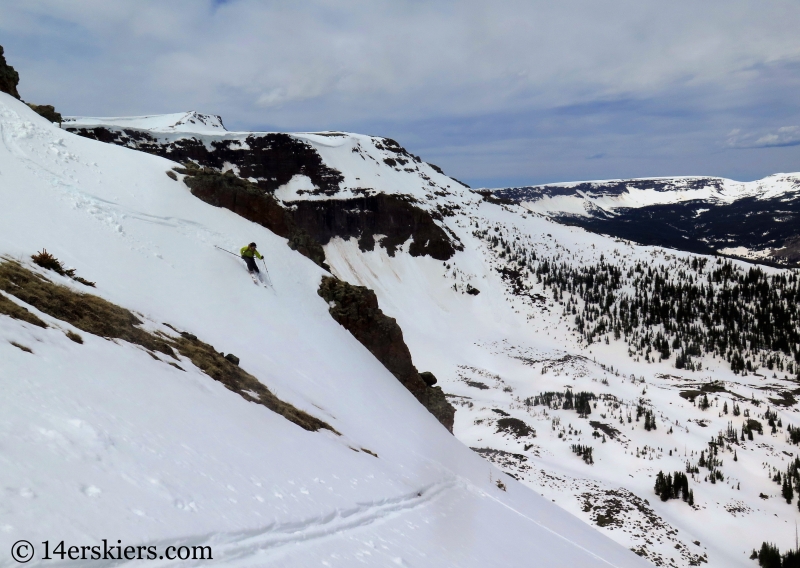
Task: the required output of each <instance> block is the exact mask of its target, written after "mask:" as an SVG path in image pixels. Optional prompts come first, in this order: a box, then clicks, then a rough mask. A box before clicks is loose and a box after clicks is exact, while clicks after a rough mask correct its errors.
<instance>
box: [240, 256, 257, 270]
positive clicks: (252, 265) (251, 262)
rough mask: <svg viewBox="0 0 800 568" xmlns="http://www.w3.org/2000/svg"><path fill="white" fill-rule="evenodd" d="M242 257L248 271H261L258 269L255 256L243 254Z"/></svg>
mask: <svg viewBox="0 0 800 568" xmlns="http://www.w3.org/2000/svg"><path fill="white" fill-rule="evenodd" d="M242 258H243V259H244V263H245V264H246V265H247V270H249V271H250V272H259V273H260V272H261V271H260V270H259V269H258V265H256V259H255V258H253V257H252V256H243V257H242Z"/></svg>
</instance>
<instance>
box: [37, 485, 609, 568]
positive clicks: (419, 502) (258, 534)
mask: <svg viewBox="0 0 800 568" xmlns="http://www.w3.org/2000/svg"><path fill="white" fill-rule="evenodd" d="M459 489H460V490H471V491H472V492H474V493H476V494H478V495H480V496H481V497H490V498H491V499H492V500H494V501H496V502H498V503H499V504H501V505H502V506H504V507H507V508H508V509H511V510H513V511H514V512H516V513H517V514H519V515H521V516H522V517H524V518H526V519H527V520H529V521H531V522H533V523H535V524H537V525H539V526H541V527H542V528H543V529H545V530H547V531H549V532H551V533H553V534H554V535H556V536H559V537H560V538H564V537H562V536H561V535H558V534H557V533H554V532H553V531H551V530H550V529H547V527H544V526H543V525H541V523H538V522H537V521H535V520H533V519H531V518H529V517H527V516H525V515H524V514H522V513H519V512H518V511H516V510H514V509H513V508H511V507H509V506H508V505H505V504H504V503H502V502H501V501H499V500H497V499H494V498H493V497H491V496H490V495H488V494H486V493H485V492H483V491H480V490H478V489H477V488H474V487H472V486H471V484H469V483H468V482H466V481H464V480H462V479H458V478H455V477H452V478H449V479H444V480H442V481H440V482H438V483H433V484H430V485H428V486H426V487H424V488H420V489H418V490H416V491H411V492H410V493H407V494H405V495H401V496H398V497H394V498H388V499H381V500H376V501H373V502H369V503H361V504H358V505H357V506H355V507H350V508H347V509H339V510H335V511H330V512H328V513H326V514H323V515H316V516H313V517H309V518H307V519H303V520H299V521H291V522H283V523H274V524H270V525H268V526H265V527H260V528H257V529H253V530H245V531H238V532H231V533H224V532H218V533H215V534H212V535H196V536H184V537H178V538H172V539H170V540H168V541H166V540H165V541H152V542H143V543H137V546H156V547H158V551H159V552H160V553H163V551H164V550H165V549H166V547H168V546H171V545H172V546H189V547H192V546H210V547H211V549H212V551H213V554H214V564H215V565H229V566H231V565H235V566H239V565H242V566H244V565H248V566H250V565H259V564H261V563H269V562H271V561H272V560H273V559H272V558H270V556H269V555H270V553H273V552H275V551H276V550H278V549H282V548H285V547H288V546H292V545H302V544H306V543H311V542H314V541H317V540H320V539H324V538H327V537H332V536H337V535H342V534H348V533H351V532H353V531H357V530H359V529H362V528H365V527H368V526H370V525H374V524H377V523H382V522H386V521H388V520H390V519H393V518H395V517H398V516H400V515H403V514H407V513H410V512H412V511H415V510H417V509H422V508H425V507H428V506H430V505H431V503H433V502H434V501H435V500H436V499H438V498H440V497H441V496H442V495H443V494H445V493H446V492H452V491H454V490H459ZM573 544H574V543H573ZM576 546H578V545H576ZM578 547H579V548H581V549H582V550H585V549H583V548H582V547H580V546H578ZM587 552H589V551H587ZM589 554H591V553H590V552H589ZM593 556H594V555H593ZM597 558H598V559H600V557H597ZM600 560H602V559H600ZM206 563H208V561H203V560H198V561H196V562H193V561H186V560H93V561H92V562H91V565H92V566H97V567H100V568H103V567H111V566H139V565H142V566H145V565H146V566H171V565H175V564H181V565H182V566H199V565H201V564H206ZM47 565H48V566H56V567H58V566H75V562H74V561H71V562H66V561H65V562H63V563H62V562H61V561H56V562H47Z"/></svg>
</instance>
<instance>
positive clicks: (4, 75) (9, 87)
mask: <svg viewBox="0 0 800 568" xmlns="http://www.w3.org/2000/svg"><path fill="white" fill-rule="evenodd" d="M18 84H19V73H17V72H16V71H15V70H14V68H13V67H11V65H9V64H8V63H6V58H5V57H4V56H3V46H2V45H0V91H3V92H4V93H8V94H9V95H11V96H12V97H14V98H16V99H18V98H19V93H18V92H17V85H18Z"/></svg>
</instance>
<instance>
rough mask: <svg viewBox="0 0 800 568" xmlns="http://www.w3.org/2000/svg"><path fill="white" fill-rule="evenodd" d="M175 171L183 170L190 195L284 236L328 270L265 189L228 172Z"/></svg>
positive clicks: (320, 255)
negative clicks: (190, 191)
mask: <svg viewBox="0 0 800 568" xmlns="http://www.w3.org/2000/svg"><path fill="white" fill-rule="evenodd" d="M179 172H180V173H183V174H186V177H185V178H184V182H185V183H186V185H187V186H189V188H190V189H191V190H192V195H194V196H196V197H199V198H200V199H202V200H203V201H205V202H206V203H208V204H210V205H214V206H215V207H224V208H226V209H230V210H231V211H233V212H234V213H236V214H237V215H241V216H242V217H244V218H245V219H248V220H250V221H253V222H255V223H258V224H260V225H262V226H264V227H266V228H267V229H269V230H270V231H272V232H273V233H275V234H276V235H278V236H281V237H284V238H286V239H288V240H289V243H288V244H289V247H290V248H291V249H293V250H296V251H297V252H299V253H300V254H302V255H304V256H306V257H308V258H310V259H311V260H313V261H314V262H315V263H317V264H318V265H319V266H321V267H322V268H324V269H326V270H328V265H326V264H325V251H324V250H323V249H322V246H321V245H320V244H319V242H317V241H316V240H314V239H313V238H312V237H310V236H309V235H308V233H306V232H305V231H304V230H302V229H300V228H299V227H297V225H296V224H295V222H294V220H293V219H292V215H291V214H290V212H289V211H287V210H286V209H284V208H283V207H281V205H280V204H279V203H278V201H277V200H276V199H275V198H274V197H272V195H270V194H269V193H267V192H265V191H264V190H262V189H260V188H259V187H258V186H256V185H255V184H252V183H250V182H249V181H246V180H243V179H241V178H239V177H237V176H235V175H234V174H233V173H230V172H228V173H225V174H221V173H219V172H216V171H214V170H210V169H207V168H197V167H189V168H186V169H181V170H179Z"/></svg>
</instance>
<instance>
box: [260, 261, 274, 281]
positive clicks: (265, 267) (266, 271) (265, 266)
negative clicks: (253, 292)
mask: <svg viewBox="0 0 800 568" xmlns="http://www.w3.org/2000/svg"><path fill="white" fill-rule="evenodd" d="M261 264H263V265H264V272H265V273H266V274H267V281H268V282H269V285H270V286H272V278H270V277H269V270H268V269H267V261H265V260H264V259H263V258H262V259H261Z"/></svg>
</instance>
